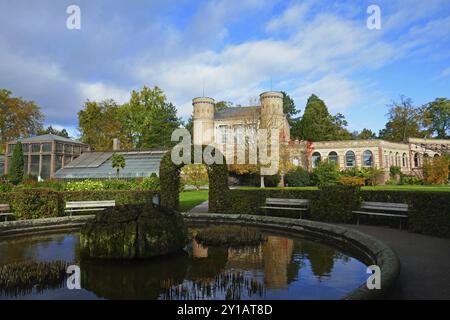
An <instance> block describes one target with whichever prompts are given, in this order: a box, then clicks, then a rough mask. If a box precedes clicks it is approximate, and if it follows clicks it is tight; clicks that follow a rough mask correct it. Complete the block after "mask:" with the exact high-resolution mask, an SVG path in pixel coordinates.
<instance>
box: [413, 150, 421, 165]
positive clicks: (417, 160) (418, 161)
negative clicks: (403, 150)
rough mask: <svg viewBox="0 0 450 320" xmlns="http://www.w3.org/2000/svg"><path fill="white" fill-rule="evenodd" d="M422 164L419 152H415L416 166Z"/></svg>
mask: <svg viewBox="0 0 450 320" xmlns="http://www.w3.org/2000/svg"><path fill="white" fill-rule="evenodd" d="M419 166H420V156H419V154H418V153H416V154H414V167H416V168H417V167H419Z"/></svg>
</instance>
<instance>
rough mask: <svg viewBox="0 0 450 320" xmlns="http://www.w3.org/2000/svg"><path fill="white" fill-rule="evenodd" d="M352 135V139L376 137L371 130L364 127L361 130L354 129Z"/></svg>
mask: <svg viewBox="0 0 450 320" xmlns="http://www.w3.org/2000/svg"><path fill="white" fill-rule="evenodd" d="M353 137H354V139H361V140H369V139H376V138H377V135H376V134H375V133H374V132H373V131H372V130H370V129H367V128H364V129H362V131H361V132H358V131H355V132H354V133H353Z"/></svg>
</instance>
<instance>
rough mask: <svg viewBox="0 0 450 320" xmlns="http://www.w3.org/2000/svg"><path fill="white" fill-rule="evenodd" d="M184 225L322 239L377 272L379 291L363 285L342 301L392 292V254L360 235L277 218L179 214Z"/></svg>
mask: <svg viewBox="0 0 450 320" xmlns="http://www.w3.org/2000/svg"><path fill="white" fill-rule="evenodd" d="M183 216H184V218H185V219H186V220H187V222H188V223H192V224H196V223H202V224H209V223H212V224H214V225H216V224H218V223H222V224H239V225H250V226H257V227H267V228H271V229H279V230H282V231H287V232H289V233H293V234H302V235H307V236H312V237H315V238H320V239H323V240H324V241H326V242H329V243H334V244H335V245H336V243H338V244H339V245H342V246H345V247H350V248H351V250H352V251H354V252H355V253H357V254H358V255H361V256H362V257H364V258H365V260H367V262H369V263H370V264H375V265H378V266H379V267H380V269H381V289H380V290H369V289H368V288H367V286H366V284H365V283H364V284H362V285H361V286H360V287H358V288H357V289H355V290H354V291H352V292H351V293H349V294H348V295H347V296H345V297H344V299H345V300H373V299H380V298H383V297H385V295H386V294H387V293H388V292H389V291H390V290H391V289H392V287H393V285H394V284H395V281H396V280H397V278H398V275H399V274H400V269H401V266H400V260H399V258H398V257H397V255H396V254H395V253H394V251H393V250H392V249H391V248H390V247H389V246H387V245H386V244H385V243H383V242H382V241H380V240H377V239H375V238H373V237H371V236H369V235H367V234H364V233H362V232H359V231H356V230H353V229H350V228H346V227H343V226H336V225H330V224H326V223H322V222H316V221H309V220H298V219H289V218H280V217H268V216H254V215H241V214H214V213H208V214H205V213H201V214H200V213H183Z"/></svg>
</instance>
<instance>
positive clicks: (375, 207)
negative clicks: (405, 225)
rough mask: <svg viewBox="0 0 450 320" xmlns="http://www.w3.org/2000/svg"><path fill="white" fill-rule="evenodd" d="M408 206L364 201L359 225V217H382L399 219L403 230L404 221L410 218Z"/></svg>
mask: <svg viewBox="0 0 450 320" xmlns="http://www.w3.org/2000/svg"><path fill="white" fill-rule="evenodd" d="M408 210H409V209H408V205H407V204H404V203H391V202H369V201H363V202H362V203H361V207H360V209H359V210H358V211H353V213H356V214H357V222H356V223H357V224H358V225H359V216H360V215H361V214H364V215H368V216H382V217H391V218H398V219H399V220H400V229H402V219H405V218H408Z"/></svg>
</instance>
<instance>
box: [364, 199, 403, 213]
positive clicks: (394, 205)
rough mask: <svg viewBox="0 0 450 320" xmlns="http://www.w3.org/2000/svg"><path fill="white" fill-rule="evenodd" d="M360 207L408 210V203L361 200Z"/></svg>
mask: <svg viewBox="0 0 450 320" xmlns="http://www.w3.org/2000/svg"><path fill="white" fill-rule="evenodd" d="M361 209H369V210H380V211H382V210H386V211H400V212H408V205H407V204H406V203H392V202H372V201H363V202H361Z"/></svg>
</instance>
